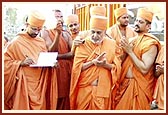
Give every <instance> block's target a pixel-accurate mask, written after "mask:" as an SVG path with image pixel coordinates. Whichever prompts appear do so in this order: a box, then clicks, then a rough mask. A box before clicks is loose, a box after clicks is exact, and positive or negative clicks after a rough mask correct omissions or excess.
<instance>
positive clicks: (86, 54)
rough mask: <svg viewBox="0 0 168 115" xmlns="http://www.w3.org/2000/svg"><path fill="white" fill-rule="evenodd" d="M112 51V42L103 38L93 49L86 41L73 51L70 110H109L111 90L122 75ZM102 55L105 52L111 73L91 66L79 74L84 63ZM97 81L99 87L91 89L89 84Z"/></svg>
mask: <svg viewBox="0 0 168 115" xmlns="http://www.w3.org/2000/svg"><path fill="white" fill-rule="evenodd" d="M115 47H116V44H115V41H114V40H112V39H109V38H104V40H103V42H102V43H101V44H100V45H95V44H93V43H92V42H91V41H90V38H89V37H87V38H85V43H84V44H81V45H79V46H78V47H77V48H76V51H75V57H74V63H73V69H72V74H71V87H70V107H71V110H78V109H80V110H87V109H91V110H94V109H95V110H107V109H111V92H112V87H113V86H114V85H115V82H116V81H117V79H118V77H119V76H120V71H121V64H120V62H119V60H118V59H117V58H116V57H115ZM102 52H106V59H107V62H108V63H110V64H113V65H112V69H111V71H110V70H107V69H105V68H103V67H97V66H94V65H92V66H91V67H89V68H88V69H86V70H84V71H81V69H82V65H83V64H84V63H85V62H88V61H91V60H93V59H95V58H96V57H97V56H98V55H100V54H101V53H102ZM96 79H98V85H97V86H92V85H91V83H92V82H93V81H95V80H96Z"/></svg>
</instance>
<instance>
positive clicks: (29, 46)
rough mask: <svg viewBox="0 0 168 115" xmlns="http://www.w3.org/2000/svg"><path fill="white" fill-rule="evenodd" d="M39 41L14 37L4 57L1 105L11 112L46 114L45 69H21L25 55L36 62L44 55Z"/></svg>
mask: <svg viewBox="0 0 168 115" xmlns="http://www.w3.org/2000/svg"><path fill="white" fill-rule="evenodd" d="M46 51H47V48H46V45H45V41H44V40H43V39H42V38H39V37H36V38H31V37H30V36H29V35H28V34H27V33H26V32H22V33H20V34H18V35H17V37H16V39H14V40H13V41H12V43H10V44H9V46H8V47H7V49H6V52H5V53H4V105H5V108H4V109H5V110H6V109H12V110H41V109H43V110H45V109H46V89H47V80H48V74H47V70H45V69H44V68H32V67H29V66H25V67H23V66H20V63H21V62H22V61H23V60H24V59H25V58H26V57H25V55H27V56H28V57H30V58H32V59H33V60H35V61H37V59H38V55H39V53H40V52H46Z"/></svg>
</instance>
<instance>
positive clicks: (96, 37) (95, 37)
mask: <svg viewBox="0 0 168 115" xmlns="http://www.w3.org/2000/svg"><path fill="white" fill-rule="evenodd" d="M90 32H91V41H92V42H93V43H96V44H99V43H101V42H102V41H103V37H104V34H105V30H99V29H91V30H90Z"/></svg>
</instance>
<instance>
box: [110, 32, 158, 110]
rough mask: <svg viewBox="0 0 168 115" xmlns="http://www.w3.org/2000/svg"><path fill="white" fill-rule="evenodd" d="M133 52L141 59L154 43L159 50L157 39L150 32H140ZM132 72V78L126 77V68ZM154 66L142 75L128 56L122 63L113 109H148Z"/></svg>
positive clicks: (151, 93) (152, 88) (152, 86)
mask: <svg viewBox="0 0 168 115" xmlns="http://www.w3.org/2000/svg"><path fill="white" fill-rule="evenodd" d="M135 42H136V43H135V46H134V49H133V51H134V53H135V55H136V56H137V57H138V58H139V59H141V57H142V55H143V54H144V53H145V52H147V51H148V50H149V49H150V48H151V46H153V45H155V46H156V47H157V48H158V51H159V50H160V43H159V40H158V39H157V38H156V37H155V36H153V35H151V34H148V33H146V34H142V35H140V36H139V37H138V39H137V40H136V41H135ZM129 68H130V69H131V70H132V72H133V78H132V79H128V78H126V74H127V72H128V69H129ZM153 69H154V66H152V67H151V68H150V69H149V71H148V73H147V74H145V75H143V74H142V73H141V72H140V71H139V70H138V69H137V67H136V66H135V65H134V63H133V61H132V59H131V58H130V57H129V56H128V57H127V58H126V60H125V61H124V62H123V64H122V71H121V72H122V74H121V78H120V80H119V84H120V87H119V89H118V92H117V93H116V97H115V101H114V102H115V103H113V104H114V106H113V107H114V108H113V109H117V110H149V109H150V103H151V101H152V99H153V98H152V96H153V91H154V85H155V82H154V81H155V77H154V71H153Z"/></svg>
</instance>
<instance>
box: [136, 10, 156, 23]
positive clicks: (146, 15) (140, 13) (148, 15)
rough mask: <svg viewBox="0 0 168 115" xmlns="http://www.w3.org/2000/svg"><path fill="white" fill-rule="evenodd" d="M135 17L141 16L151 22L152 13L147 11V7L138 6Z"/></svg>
mask: <svg viewBox="0 0 168 115" xmlns="http://www.w3.org/2000/svg"><path fill="white" fill-rule="evenodd" d="M137 17H141V18H143V19H145V20H148V21H149V22H152V19H153V13H152V12H151V11H149V10H148V9H147V8H139V9H138V12H137Z"/></svg>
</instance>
